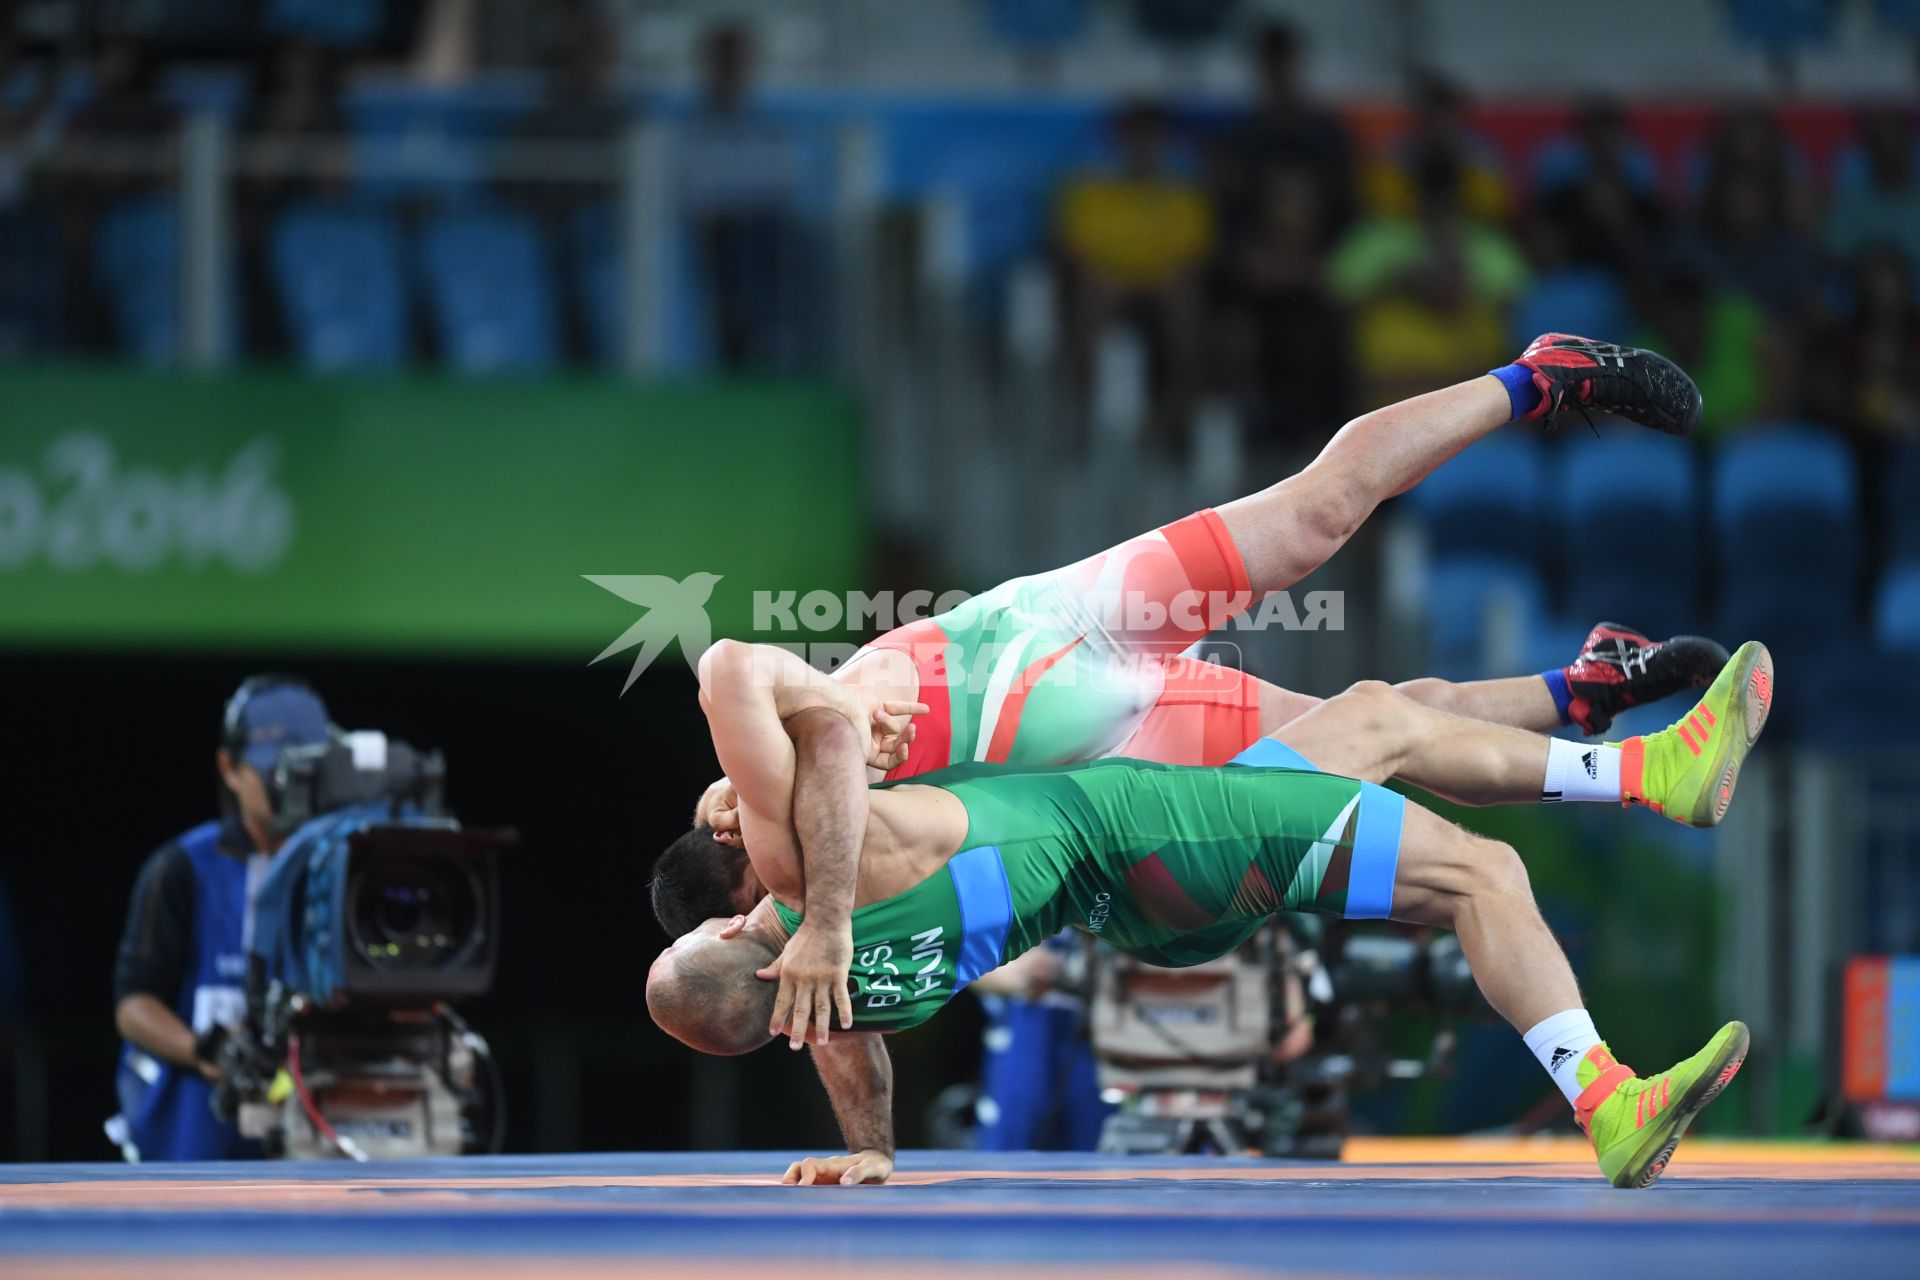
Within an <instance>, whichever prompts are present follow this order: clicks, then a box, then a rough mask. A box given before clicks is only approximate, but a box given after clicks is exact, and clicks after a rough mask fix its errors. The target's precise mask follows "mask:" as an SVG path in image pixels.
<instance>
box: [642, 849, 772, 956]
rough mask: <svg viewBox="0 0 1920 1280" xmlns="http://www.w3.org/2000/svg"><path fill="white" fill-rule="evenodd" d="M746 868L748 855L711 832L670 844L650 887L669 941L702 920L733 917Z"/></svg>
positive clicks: (655, 907)
mask: <svg viewBox="0 0 1920 1280" xmlns="http://www.w3.org/2000/svg"><path fill="white" fill-rule="evenodd" d="M746 867H747V851H746V850H745V849H740V848H736V847H734V846H732V845H724V844H721V843H720V842H719V841H718V840H716V839H714V838H713V828H712V827H695V828H694V829H693V830H691V831H689V832H687V833H686V834H685V835H683V836H681V837H680V838H679V839H678V840H675V841H674V842H673V843H672V844H670V845H668V846H667V851H666V852H665V853H663V854H661V855H660V860H659V861H658V862H655V863H654V864H653V881H652V883H650V884H649V885H648V886H647V888H648V891H649V892H650V893H651V894H652V895H653V914H654V915H655V916H657V917H659V920H660V927H661V928H663V929H665V930H666V931H667V936H668V937H669V938H678V937H680V936H681V935H682V934H686V933H691V932H692V931H693V930H694V928H695V927H696V926H698V925H699V924H700V923H701V922H702V921H703V920H711V919H713V918H714V917H715V916H731V915H733V914H734V907H733V891H734V890H735V889H736V888H738V887H739V885H740V877H741V874H742V873H743V872H745V870H746Z"/></svg>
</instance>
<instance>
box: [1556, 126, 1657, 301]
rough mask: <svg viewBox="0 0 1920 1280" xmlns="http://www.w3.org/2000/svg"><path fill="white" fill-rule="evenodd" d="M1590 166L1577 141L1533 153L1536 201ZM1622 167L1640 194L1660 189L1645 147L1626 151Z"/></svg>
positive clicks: (1578, 177) (1580, 176)
mask: <svg viewBox="0 0 1920 1280" xmlns="http://www.w3.org/2000/svg"><path fill="white" fill-rule="evenodd" d="M1592 165H1593V158H1592V157H1591V156H1590V155H1588V154H1587V149H1586V147H1585V146H1583V145H1582V144H1581V143H1580V142H1579V141H1577V140H1576V139H1573V138H1555V139H1553V140H1552V141H1550V142H1546V143H1543V144H1542V145H1541V146H1540V147H1538V148H1537V149H1536V150H1535V151H1534V153H1533V157H1532V160H1531V162H1530V168H1531V169H1532V172H1533V190H1534V195H1535V197H1536V198H1544V197H1546V196H1548V195H1551V194H1552V193H1553V192H1554V191H1555V190H1557V189H1558V188H1560V187H1564V186H1567V185H1568V184H1570V183H1575V182H1581V181H1584V180H1585V179H1586V176H1587V173H1588V170H1589V169H1590V168H1591V167H1592ZM1625 166H1626V171H1627V178H1628V180H1629V181H1630V182H1632V183H1633V185H1634V186H1635V187H1636V188H1638V189H1639V190H1641V191H1646V192H1653V191H1655V190H1656V189H1657V188H1658V187H1659V185H1660V167H1659V165H1658V164H1657V163H1655V161H1654V158H1653V152H1651V151H1649V150H1648V149H1647V148H1646V147H1644V146H1642V145H1640V144H1639V143H1635V144H1633V146H1632V147H1631V148H1630V149H1629V150H1628V151H1627V154H1626V157H1625ZM1574 332H1577V333H1584V332H1585V330H1574Z"/></svg>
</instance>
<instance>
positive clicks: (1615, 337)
mask: <svg viewBox="0 0 1920 1280" xmlns="http://www.w3.org/2000/svg"><path fill="white" fill-rule="evenodd" d="M1632 325H1633V311H1632V308H1631V307H1630V306H1629V304H1628V302H1627V293H1626V290H1625V288H1623V287H1622V286H1621V283H1620V278H1619V277H1618V276H1616V275H1614V274H1613V273H1612V272H1609V271H1604V270H1601V269H1600V268H1598V267H1585V266H1570V267H1562V268H1560V269H1558V270H1554V271H1547V272H1543V273H1541V274H1540V275H1538V276H1536V277H1534V281H1533V284H1532V285H1531V286H1529V287H1528V289H1527V292H1526V293H1525V294H1524V295H1523V296H1522V297H1521V298H1520V300H1519V302H1518V303H1516V304H1515V306H1514V309H1513V319H1512V321H1511V322H1510V326H1509V327H1510V332H1511V333H1512V334H1513V341H1514V345H1515V346H1516V347H1519V348H1525V347H1526V345H1527V344H1528V343H1529V342H1532V341H1533V340H1534V338H1535V337H1536V336H1538V335H1539V334H1542V333H1555V332H1558V333H1579V334H1585V335H1586V336H1588V337H1590V338H1600V339H1604V340H1606V341H1609V342H1623V341H1625V340H1626V339H1627V338H1628V336H1629V330H1630V329H1631V327H1632Z"/></svg>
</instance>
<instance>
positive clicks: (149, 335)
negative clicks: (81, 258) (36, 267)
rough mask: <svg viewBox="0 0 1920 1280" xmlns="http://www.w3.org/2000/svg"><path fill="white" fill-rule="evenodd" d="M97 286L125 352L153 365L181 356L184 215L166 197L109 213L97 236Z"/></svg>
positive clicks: (136, 202)
mask: <svg viewBox="0 0 1920 1280" xmlns="http://www.w3.org/2000/svg"><path fill="white" fill-rule="evenodd" d="M95 237H96V238H95V242H94V259H93V271H94V284H95V286H96V287H97V288H98V289H99V290H100V291H101V293H102V294H103V295H105V297H106V299H107V305H108V307H109V308H110V310H111V313H112V316H113V329H114V337H115V339H116V341H117V342H118V344H119V346H120V349H121V350H122V351H124V352H125V353H126V354H127V355H129V356H132V357H133V358H134V359H137V360H141V361H144V362H146V363H148V364H166V363H169V362H171V361H172V360H173V359H174V357H175V356H177V355H178V354H179V352H180V210H179V207H178V206H177V205H176V204H175V203H174V202H173V201H171V200H168V199H165V198H162V197H139V198H136V199H131V200H127V201H124V202H122V203H120V204H118V205H115V206H114V207H113V208H112V209H109V210H108V211H107V213H106V216H105V217H103V218H102V219H101V221H100V226H99V229H98V230H97V231H96V232H95Z"/></svg>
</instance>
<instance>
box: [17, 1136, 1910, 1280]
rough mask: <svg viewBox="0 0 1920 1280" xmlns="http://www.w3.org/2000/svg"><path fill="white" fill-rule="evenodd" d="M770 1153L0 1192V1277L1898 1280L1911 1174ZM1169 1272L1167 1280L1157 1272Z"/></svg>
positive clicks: (135, 1171)
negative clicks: (863, 1170)
mask: <svg viewBox="0 0 1920 1280" xmlns="http://www.w3.org/2000/svg"><path fill="white" fill-rule="evenodd" d="M791 1158H792V1156H791V1155H790V1154H782V1153H776V1152H726V1153H698V1154H684V1155H680V1154H676V1155H657V1154H647V1155H633V1156H558V1157H541V1158H531V1157H501V1158H473V1159H465V1160H442V1161H420V1162H402V1163H391V1164H378V1165H346V1164H339V1163H325V1164H291V1163H289V1164H272V1165H262V1164H224V1165H221V1164H215V1165H171V1166H163V1165H146V1166H126V1165H16V1166H0V1275H5V1276H8V1277H12V1276H28V1275H32V1276H39V1275H45V1276H50V1277H80V1276H107V1275H114V1276H119V1275H127V1276H134V1275H138V1276H142V1277H150V1278H151V1277H171V1276H174V1275H181V1276H185V1275H194V1276H209V1277H224V1276H226V1275H228V1274H233V1275H258V1276H269V1277H272V1278H273V1280H304V1278H305V1277H309V1276H313V1277H329V1278H331V1277H335V1276H340V1277H345V1276H354V1277H356V1278H358V1280H372V1278H374V1277H384V1276H387V1275H405V1276H410V1277H437V1276H439V1275H441V1274H443V1273H444V1274H448V1275H454V1274H459V1275H485V1276H494V1275H509V1274H511V1275H530V1276H531V1275H537V1276H541V1277H549V1278H552V1280H568V1278H569V1277H576V1276H577V1277H588V1276H592V1277H599V1276H604V1275H611V1274H623V1275H624V1274H675V1275H685V1274H696V1273H697V1274H700V1275H702V1276H703V1277H705V1278H706V1280H717V1278H718V1277H722V1276H730V1275H734V1274H743V1275H744V1274H757V1275H762V1276H764V1275H765V1273H766V1268H767V1267H768V1266H769V1265H772V1266H774V1267H777V1269H778V1270H779V1271H780V1272H781V1273H783V1274H787V1275H794V1274H798V1275H813V1274H833V1275H836V1276H845V1275H848V1274H855V1275H864V1274H868V1273H872V1274H886V1275H890V1276H921V1275H944V1274H959V1273H978V1272H981V1271H986V1272H988V1273H999V1274H1034V1275H1051V1274H1093V1273H1098V1274H1100V1275H1102V1276H1108V1277H1113V1276H1131V1275H1148V1274H1152V1275H1159V1276H1166V1275H1172V1274H1178V1276H1179V1277H1180V1280H1195V1278H1197V1277H1203V1276H1214V1275H1243V1274H1248V1275H1250V1274H1274V1273H1275V1272H1285V1273H1295V1274H1303V1275H1335V1276H1345V1275H1353V1276H1363V1275H1364V1276H1373V1275H1433V1276H1462V1277H1464V1276H1473V1277H1492V1276H1525V1277H1529V1280H1534V1278H1537V1277H1540V1276H1544V1275H1552V1276H1554V1277H1556V1278H1562V1277H1578V1276H1586V1275H1593V1276H1607V1277H1610V1278H1615V1280H1617V1277H1619V1276H1620V1275H1621V1274H1623V1272H1624V1273H1628V1274H1642V1275H1654V1276H1665V1275H1680V1274H1684V1275H1687V1276H1688V1277H1689V1280H1702V1278H1704V1277H1711V1276H1734V1275H1739V1276H1762V1275H1777V1274H1788V1273H1793V1274H1800V1275H1806V1274H1813V1275H1825V1274H1836V1275H1841V1276H1843V1277H1844V1278H1845V1280H1867V1278H1868V1277H1876V1276H1900V1277H1914V1276H1920V1163H1912V1162H1908V1163H1900V1162H1886V1161H1882V1162H1874V1161H1860V1162H1855V1163H1845V1162H1835V1161H1833V1160H1831V1159H1828V1160H1826V1161H1824V1162H1819V1163H1808V1164H1805V1165H1786V1166H1781V1165H1769V1164H1764V1163H1759V1164H1754V1165H1752V1166H1747V1165H1732V1166H1717V1165H1715V1166H1701V1167H1699V1168H1697V1169H1693V1170H1687V1169H1675V1170H1674V1171H1673V1172H1672V1173H1670V1174H1669V1175H1668V1176H1667V1177H1666V1178H1665V1179H1664V1180H1662V1182H1661V1183H1660V1184H1659V1185H1658V1186H1656V1187H1654V1188H1652V1189H1651V1190H1649V1191H1646V1192H1638V1193H1635V1192H1619V1191H1614V1190H1612V1189H1610V1188H1608V1187H1607V1186H1605V1185H1604V1184H1603V1183H1601V1182H1600V1181H1599V1179H1598V1178H1597V1177H1595V1176H1594V1175H1593V1174H1592V1173H1591V1172H1590V1166H1589V1167H1588V1168H1581V1167H1579V1166H1577V1165H1563V1164H1545V1163H1543V1164H1520V1163H1496V1162H1485V1163H1483V1162H1477V1161H1475V1160H1473V1159H1471V1158H1464V1157H1463V1158H1462V1159H1459V1160H1447V1161H1432V1160H1427V1161H1419V1162H1415V1161H1407V1162H1396V1163H1370V1164H1356V1163H1337V1164H1329V1163H1310V1162H1282V1161H1251V1160H1217V1159H1205V1158H1184V1159H1183V1158H1174V1157H1154V1158H1150V1159H1143V1160H1136V1161H1131V1162H1129V1161H1118V1160H1114V1159H1110V1158H1105V1157H1096V1156H1046V1155H1029V1156H1017V1155H1013V1156H994V1157H991V1158H987V1157H982V1156H978V1155H975V1154H973V1153H965V1152H906V1153H903V1154H902V1156H901V1158H900V1162H899V1172H898V1174H897V1177H896V1180H895V1182H894V1183H893V1184H891V1185H888V1186H884V1187H820V1188H792V1187H781V1186H779V1185H776V1183H777V1178H778V1175H779V1173H780V1172H781V1170H783V1169H784V1168H785V1165H786V1162H787V1161H788V1160H789V1159H791ZM1175 1268H1178V1271H1177V1273H1176V1272H1175V1271H1174V1269H1175Z"/></svg>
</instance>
